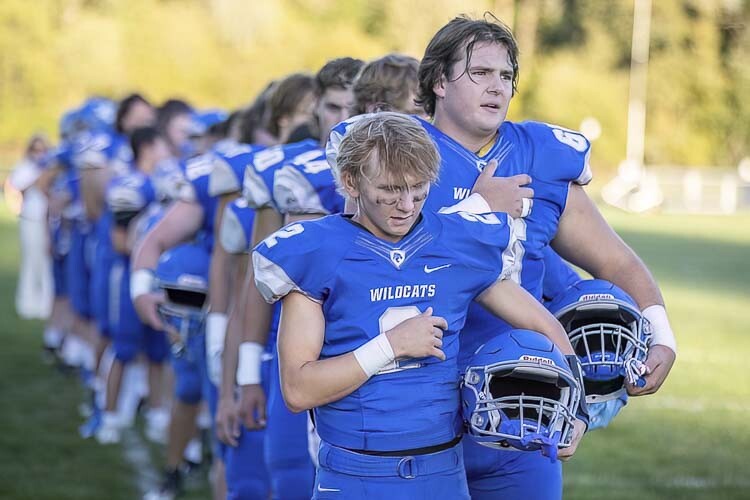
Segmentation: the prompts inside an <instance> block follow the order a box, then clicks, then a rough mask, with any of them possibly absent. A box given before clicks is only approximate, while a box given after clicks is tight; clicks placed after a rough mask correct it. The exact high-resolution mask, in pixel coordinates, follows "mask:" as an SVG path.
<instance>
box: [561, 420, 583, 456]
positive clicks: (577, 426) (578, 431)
mask: <svg viewBox="0 0 750 500" xmlns="http://www.w3.org/2000/svg"><path fill="white" fill-rule="evenodd" d="M585 432H586V424H585V423H584V422H583V420H579V419H575V420H574V421H573V439H572V440H571V442H570V446H568V447H567V448H561V449H560V450H558V451H557V458H558V459H560V460H562V461H563V462H566V461H568V460H570V457H572V456H573V454H574V453H575V452H576V450H577V449H578V443H580V442H581V439H582V438H583V435H584V433H585Z"/></svg>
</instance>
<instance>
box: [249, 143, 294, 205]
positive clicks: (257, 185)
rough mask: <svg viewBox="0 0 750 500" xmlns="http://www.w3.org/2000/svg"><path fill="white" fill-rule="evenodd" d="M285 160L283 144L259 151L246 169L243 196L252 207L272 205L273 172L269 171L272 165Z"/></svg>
mask: <svg viewBox="0 0 750 500" xmlns="http://www.w3.org/2000/svg"><path fill="white" fill-rule="evenodd" d="M283 161H284V149H283V147H282V146H274V147H271V148H268V149H264V150H262V151H258V153H257V154H256V155H255V156H254V157H253V161H252V163H251V164H250V165H248V166H247V168H246V169H245V175H244V178H243V181H242V196H244V198H245V199H246V200H247V203H248V205H249V206H250V207H252V208H265V207H269V206H272V203H271V190H272V189H273V186H272V184H273V180H272V179H273V173H272V171H271V172H267V170H269V169H271V168H272V167H275V166H278V165H279V164H281V163H282V162H283Z"/></svg>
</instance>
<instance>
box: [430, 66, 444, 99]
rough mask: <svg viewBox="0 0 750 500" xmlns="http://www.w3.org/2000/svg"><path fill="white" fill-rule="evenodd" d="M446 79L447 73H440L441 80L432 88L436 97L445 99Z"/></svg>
mask: <svg viewBox="0 0 750 500" xmlns="http://www.w3.org/2000/svg"><path fill="white" fill-rule="evenodd" d="M446 80H447V79H446V77H445V72H442V71H441V72H440V78H438V80H437V81H436V82H435V84H434V85H433V86H432V92H433V93H434V94H435V96H436V97H440V98H444V97H445V83H446Z"/></svg>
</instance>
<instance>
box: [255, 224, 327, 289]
mask: <svg viewBox="0 0 750 500" xmlns="http://www.w3.org/2000/svg"><path fill="white" fill-rule="evenodd" d="M317 223H318V221H307V222H301V223H294V224H290V225H288V226H285V227H283V228H281V229H280V230H278V231H276V232H275V233H273V234H272V235H271V236H269V237H268V238H266V239H265V240H263V242H261V243H260V244H259V245H258V246H257V247H255V250H254V252H253V268H254V270H255V284H256V285H257V287H258V290H259V291H260V293H261V295H263V298H264V299H265V300H266V301H267V302H269V303H273V302H276V301H277V300H280V299H282V298H283V297H285V296H286V295H287V294H289V293H290V292H300V293H303V294H305V295H306V296H307V297H309V298H310V299H312V300H314V301H316V302H321V303H322V302H323V301H324V300H325V299H326V297H327V296H328V290H329V286H328V281H329V280H330V279H331V276H332V275H333V268H332V266H331V263H332V262H333V260H334V259H335V252H329V251H327V250H326V248H324V245H326V243H324V242H325V241H326V240H325V238H326V235H325V232H324V231H321V230H320V225H319V224H317ZM313 263H314V265H313Z"/></svg>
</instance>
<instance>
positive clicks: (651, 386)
mask: <svg viewBox="0 0 750 500" xmlns="http://www.w3.org/2000/svg"><path fill="white" fill-rule="evenodd" d="M676 356H677V355H676V354H675V352H674V351H673V350H672V349H670V348H669V347H667V346H665V345H661V344H654V345H652V346H650V347H649V348H648V357H647V358H646V374H645V375H644V376H643V378H644V379H645V380H646V385H644V386H643V387H636V386H634V385H631V384H627V389H628V394H630V395H631V396H645V395H646V394H653V393H655V392H656V391H658V390H659V388H660V387H661V385H662V384H663V383H664V380H666V378H667V375H669V371H670V370H671V369H672V365H673V364H674V361H675V358H676Z"/></svg>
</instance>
